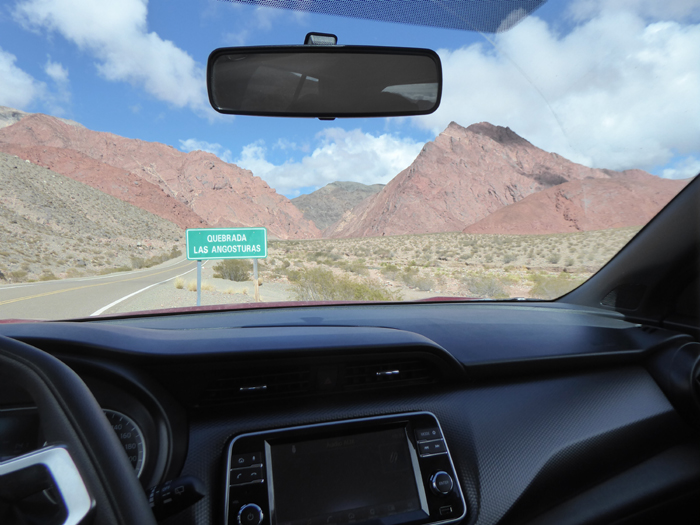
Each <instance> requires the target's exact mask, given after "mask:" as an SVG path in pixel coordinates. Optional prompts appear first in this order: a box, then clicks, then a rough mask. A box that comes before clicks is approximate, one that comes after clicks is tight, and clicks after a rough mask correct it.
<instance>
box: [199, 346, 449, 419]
mask: <svg viewBox="0 0 700 525" xmlns="http://www.w3.org/2000/svg"><path fill="white" fill-rule="evenodd" d="M212 375H213V377H211V376H210V377H211V379H209V381H208V382H205V383H204V384H202V386H201V387H200V390H199V391H198V394H197V395H195V396H193V397H194V398H195V399H197V401H195V404H196V405H199V406H220V405H224V404H228V403H239V402H248V401H255V400H267V399H288V398H296V397H302V396H313V395H320V396H325V395H329V394H342V393H350V392H358V391H369V390H378V389H382V390H383V389H387V388H401V387H407V386H417V385H429V384H432V383H436V382H438V380H439V379H440V378H441V377H442V371H441V368H440V366H439V364H437V363H436V362H434V361H433V360H431V359H430V358H428V357H424V356H417V355H415V354H413V355H410V354H409V355H406V354H404V355H389V356H387V355H385V356H376V357H375V356H372V357H367V356H365V357H359V356H348V357H345V358H337V359H323V360H310V359H303V360H298V361H296V362H290V361H289V360H284V361H276V362H275V361H266V362H265V363H260V362H258V363H249V364H248V366H246V367H240V368H239V367H236V368H232V367H220V368H219V369H218V370H217V371H216V372H214V373H213V374H212Z"/></svg>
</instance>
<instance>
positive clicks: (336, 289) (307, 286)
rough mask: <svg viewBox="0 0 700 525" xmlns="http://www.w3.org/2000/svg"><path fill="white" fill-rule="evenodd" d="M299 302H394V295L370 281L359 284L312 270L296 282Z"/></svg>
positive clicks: (331, 274) (304, 273) (347, 278)
mask: <svg viewBox="0 0 700 525" xmlns="http://www.w3.org/2000/svg"><path fill="white" fill-rule="evenodd" d="M294 284H295V288H294V295H295V298H296V300H298V301H392V300H396V298H395V297H394V295H393V294H391V293H390V292H389V291H387V290H384V289H383V288H382V287H381V286H379V285H377V284H376V283H373V282H371V281H369V280H366V281H364V282H357V281H354V280H353V279H351V278H350V277H346V276H336V275H334V274H333V272H331V271H330V270H324V269H322V268H311V269H308V270H306V271H303V272H299V276H298V278H297V279H296V280H295V281H294Z"/></svg>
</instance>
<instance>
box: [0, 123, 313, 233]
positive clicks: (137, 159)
mask: <svg viewBox="0 0 700 525" xmlns="http://www.w3.org/2000/svg"><path fill="white" fill-rule="evenodd" d="M18 146H20V147H21V148H22V149H18ZM49 148H57V149H60V150H71V151H73V152H75V153H76V154H75V155H73V154H71V155H73V156H72V158H71V159H68V160H69V161H68V162H63V161H61V162H59V161H58V159H60V158H61V155H60V154H59V153H58V152H57V151H55V150H54V151H50V149H49ZM0 151H15V152H16V154H18V155H19V154H22V155H24V156H27V157H29V156H31V157H32V158H34V159H35V160H36V161H37V162H46V163H47V164H48V163H49V161H51V160H53V161H54V162H55V164H54V169H55V170H57V171H58V170H64V171H65V174H66V175H67V176H71V175H72V174H73V175H76V174H79V175H80V177H81V178H82V180H84V181H85V182H86V183H88V184H90V185H92V186H93V187H100V188H101V189H104V190H105V191H107V192H108V193H110V194H112V195H114V196H116V197H118V198H120V199H122V200H125V201H127V202H132V201H133V202H135V197H134V196H133V195H131V194H132V193H133V192H138V191H141V188H138V185H136V184H133V182H134V179H133V178H132V179H130V178H129V177H126V178H124V177H122V178H121V179H119V181H118V182H117V183H115V185H114V186H113V185H112V181H111V176H113V175H114V174H115V173H116V172H114V170H113V169H117V170H121V172H126V173H128V174H130V175H131V176H133V177H137V179H136V180H137V182H139V183H141V182H146V183H149V184H151V185H152V186H155V187H157V188H158V189H160V190H161V193H160V194H158V193H157V192H154V191H152V190H148V193H149V197H148V198H146V199H143V200H142V204H143V206H144V207H145V208H146V209H149V210H151V211H153V212H154V213H157V214H163V216H167V217H169V218H173V214H175V215H181V216H182V220H178V223H179V224H187V225H190V224H191V219H192V217H186V214H185V213H184V212H183V211H182V210H181V208H180V207H179V206H178V205H177V204H172V203H171V202H170V201H169V200H168V199H175V200H176V201H178V202H179V203H181V204H183V205H185V206H187V207H188V208H190V210H192V211H193V212H194V213H195V214H196V215H197V216H199V217H200V218H201V219H202V220H203V221H204V222H203V223H202V225H204V226H238V227H240V226H264V227H266V228H267V229H268V231H269V234H270V236H271V237H277V238H281V239H289V238H314V237H319V236H320V234H321V232H320V230H319V229H318V228H317V227H316V226H315V225H314V224H313V223H312V222H311V221H310V220H308V219H305V218H304V217H303V215H302V213H301V212H300V211H299V210H298V209H297V208H296V207H295V206H294V205H293V204H292V203H291V202H290V201H289V199H287V198H286V197H284V196H282V195H279V194H278V193H277V192H276V191H275V190H273V189H272V188H270V187H269V186H268V185H267V183H265V182H264V181H263V180H262V179H260V178H259V177H255V176H253V174H252V173H251V172H250V171H248V170H244V169H242V168H239V167H238V166H236V165H234V164H228V163H226V162H223V161H222V160H220V159H219V158H218V157H216V156H215V155H213V154H211V153H205V152H202V151H194V152H191V153H184V152H182V151H178V150H176V149H175V148H173V147H170V146H166V145H165V144H160V143H157V142H144V141H141V140H135V139H128V138H124V137H120V136H117V135H113V134H111V133H102V132H97V131H91V130H88V129H85V128H81V127H77V126H70V125H67V124H66V123H64V122H62V121H60V120H58V119H55V118H53V117H49V116H47V115H41V114H33V115H29V116H26V117H24V118H22V119H21V120H19V121H18V122H16V123H15V124H13V125H11V126H7V127H5V128H2V129H0ZM78 154H79V155H78ZM80 156H83V158H85V157H87V158H90V159H92V161H94V162H93V163H92V165H90V167H89V168H87V167H85V168H83V167H81V166H79V165H78V163H79V160H80ZM64 158H65V157H64ZM95 162H96V163H99V164H95ZM100 165H101V166H102V168H99V169H98V167H99V166H100ZM142 188H145V186H142ZM144 191H145V189H144ZM168 196H169V197H168ZM151 199H152V202H150V203H149V202H148V201H149V200H151ZM139 205H141V204H139ZM166 211H167V213H166Z"/></svg>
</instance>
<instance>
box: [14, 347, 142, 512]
mask: <svg viewBox="0 0 700 525" xmlns="http://www.w3.org/2000/svg"><path fill="white" fill-rule="evenodd" d="M8 384H15V385H17V386H18V387H21V388H23V389H24V390H26V392H27V393H28V394H29V395H30V396H31V398H32V399H33V401H34V403H35V405H36V407H37V409H38V413H39V424H40V428H41V429H42V432H43V436H44V437H45V439H46V445H45V446H44V447H43V448H41V449H39V450H36V451H34V452H30V453H28V454H25V455H23V456H19V457H15V458H12V459H9V460H7V461H4V462H0V522H1V523H3V525H5V524H24V523H36V522H37V521H36V517H32V516H31V512H38V510H37V509H39V508H42V509H44V510H43V511H44V515H43V516H42V517H41V522H42V523H61V524H63V525H78V524H81V523H88V522H90V523H94V524H95V525H134V524H139V525H155V523H156V521H155V518H154V517H153V513H152V512H151V509H150V507H149V505H148V502H147V501H146V496H145V493H144V491H143V488H142V487H141V485H140V484H139V482H138V479H137V478H136V476H135V475H134V471H133V468H132V467H131V464H130V463H129V461H128V459H127V457H126V454H124V450H123V448H122V447H121V445H120V443H119V440H118V439H117V436H116V435H115V433H114V431H113V430H112V427H111V426H110V425H109V422H108V421H107V419H106V418H105V417H104V414H103V413H102V409H101V408H100V406H99V405H98V404H97V401H95V398H94V397H93V396H92V393H91V392H90V390H89V389H88V388H87V386H85V383H83V381H82V380H81V379H80V377H78V375H77V374H76V373H75V372H73V370H71V369H70V368H69V367H68V366H66V365H65V364H63V363H62V362H61V361H59V360H58V359H56V358H55V357H53V356H51V355H49V354H47V353H45V352H42V351H41V350H38V349H37V348H34V347H32V346H29V345H27V344H24V343H21V342H19V341H15V340H13V339H9V338H7V337H2V336H0V385H8ZM42 494H45V495H42ZM47 500H49V501H50V502H52V503H53V504H52V505H48V507H49V508H50V512H49V515H48V516H47V514H46V512H47V511H46V510H45V508H44V507H47V505H46V503H47ZM23 501H24V510H22V508H23V507H22V505H23V504H22V503H21V502H23ZM27 502H30V503H29V505H28V504H27ZM40 503H43V504H44V506H43V507H42V505H41V504H40ZM27 506H29V507H31V509H30V514H29V515H27V514H26V513H25V510H26V508H27ZM47 518H50V519H47Z"/></svg>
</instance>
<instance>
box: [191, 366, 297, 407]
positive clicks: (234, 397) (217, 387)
mask: <svg viewBox="0 0 700 525" xmlns="http://www.w3.org/2000/svg"><path fill="white" fill-rule="evenodd" d="M310 376H311V371H310V370H309V369H308V367H294V368H290V367H286V368H264V369H256V370H241V371H240V372H236V373H231V374H230V375H226V377H221V378H219V379H217V380H215V381H213V382H212V383H210V384H209V386H208V387H207V388H206V389H205V393H204V399H203V400H202V401H203V402H205V403H206V404H217V403H227V402H231V401H238V400H241V401H242V400H245V399H252V398H261V397H280V396H294V395H303V394H306V393H308V392H309V390H310V389H311V380H310Z"/></svg>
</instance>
